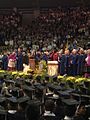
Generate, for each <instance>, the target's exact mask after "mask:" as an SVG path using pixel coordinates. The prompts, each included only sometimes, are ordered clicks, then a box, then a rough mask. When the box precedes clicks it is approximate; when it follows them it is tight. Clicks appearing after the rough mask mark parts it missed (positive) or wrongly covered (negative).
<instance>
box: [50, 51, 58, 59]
mask: <svg viewBox="0 0 90 120" xmlns="http://www.w3.org/2000/svg"><path fill="white" fill-rule="evenodd" d="M50 59H51V60H52V61H58V52H57V49H54V50H53V51H52V53H51V54H50Z"/></svg>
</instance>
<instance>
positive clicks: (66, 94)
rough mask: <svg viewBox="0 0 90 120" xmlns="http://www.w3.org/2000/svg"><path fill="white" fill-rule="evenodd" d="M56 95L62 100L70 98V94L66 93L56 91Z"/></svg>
mask: <svg viewBox="0 0 90 120" xmlns="http://www.w3.org/2000/svg"><path fill="white" fill-rule="evenodd" d="M57 93H58V95H59V96H60V97H62V98H70V94H69V93H68V92H66V91H57Z"/></svg>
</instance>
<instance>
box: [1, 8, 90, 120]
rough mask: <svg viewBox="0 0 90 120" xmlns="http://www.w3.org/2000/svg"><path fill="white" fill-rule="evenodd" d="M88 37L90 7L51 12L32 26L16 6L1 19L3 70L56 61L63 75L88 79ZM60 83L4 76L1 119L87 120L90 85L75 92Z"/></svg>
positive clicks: (89, 50)
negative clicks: (24, 19)
mask: <svg viewBox="0 0 90 120" xmlns="http://www.w3.org/2000/svg"><path fill="white" fill-rule="evenodd" d="M89 39H90V10H89V8H80V7H78V8H69V9H64V8H63V9H62V8H58V9H49V10H48V11H47V12H44V13H42V12H41V13H40V15H39V16H38V17H37V18H35V19H34V20H33V21H32V22H31V23H30V24H29V25H28V26H26V25H23V24H22V15H21V14H20V13H18V11H17V9H16V8H15V9H14V10H13V11H12V13H11V14H10V15H3V16H2V17H0V45H1V46H0V69H2V70H8V71H14V70H17V71H23V67H24V66H23V65H27V66H30V67H31V66H32V65H31V64H32V62H31V61H30V59H33V60H34V61H35V64H38V63H40V61H42V60H44V61H45V62H46V64H48V61H57V62H58V73H59V74H60V75H68V76H77V75H81V76H85V77H87V78H90V45H89V46H88V47H87V46H85V44H84V42H85V43H86V44H87V41H89ZM85 40H86V41H85ZM56 79H57V77H56V78H55V81H54V80H53V83H50V82H49V76H47V77H46V78H45V80H41V79H40V76H38V77H37V78H36V80H34V79H33V76H32V75H31V76H29V78H28V80H27V81H26V79H21V78H17V79H15V80H13V79H10V80H8V79H7V77H6V75H5V76H4V78H2V76H0V120H6V119H7V120H20V119H22V120H88V119H89V117H90V110H89V109H90V107H89V106H90V84H89V83H90V82H88V81H85V82H84V83H83V84H82V85H81V86H80V87H81V88H75V86H74V84H73V85H72V86H73V87H71V85H69V83H60V82H57V80H56ZM71 84H72V83H71ZM66 86H67V87H66ZM87 108H88V109H87ZM4 117H5V118H4Z"/></svg>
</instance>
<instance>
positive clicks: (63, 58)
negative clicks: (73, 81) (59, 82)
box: [59, 54, 65, 75]
mask: <svg viewBox="0 0 90 120" xmlns="http://www.w3.org/2000/svg"><path fill="white" fill-rule="evenodd" d="M59 61H60V75H64V74H65V55H64V54H63V55H62V56H61V57H60V60H59Z"/></svg>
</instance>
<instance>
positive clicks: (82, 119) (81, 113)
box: [72, 103, 89, 120]
mask: <svg viewBox="0 0 90 120" xmlns="http://www.w3.org/2000/svg"><path fill="white" fill-rule="evenodd" d="M72 120H89V119H88V118H87V116H86V108H85V105H84V104H83V103H80V105H78V107H77V110H76V113H75V115H74V117H73V118H72Z"/></svg>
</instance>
